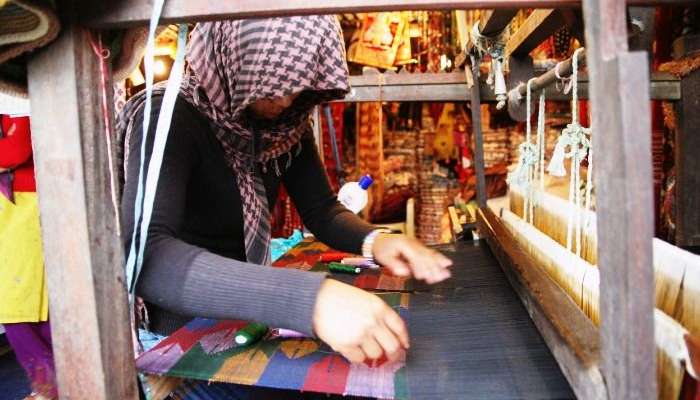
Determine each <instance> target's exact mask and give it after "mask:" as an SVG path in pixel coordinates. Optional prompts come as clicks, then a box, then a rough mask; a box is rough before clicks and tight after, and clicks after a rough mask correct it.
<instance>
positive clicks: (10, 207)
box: [0, 115, 57, 399]
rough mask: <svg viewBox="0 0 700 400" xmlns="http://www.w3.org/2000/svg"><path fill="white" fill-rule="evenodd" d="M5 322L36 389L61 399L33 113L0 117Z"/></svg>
mask: <svg viewBox="0 0 700 400" xmlns="http://www.w3.org/2000/svg"><path fill="white" fill-rule="evenodd" d="M0 323H1V324H3V326H4V327H5V333H6V335H7V339H8V341H9V342H10V345H11V346H12V348H13V350H14V351H15V355H16V356H17V360H18V361H19V363H20V364H21V365H22V367H23V368H24V370H25V371H26V372H27V375H28V377H29V380H30V382H31V385H32V390H33V393H32V394H30V395H29V396H28V397H27V399H55V398H56V397H57V390H56V378H55V376H56V374H55V369H54V363H53V352H52V348H51V331H50V326H49V322H48V300H47V292H46V282H45V279H44V263H43V254H42V249H41V235H40V230H39V210H38V205H37V196H36V183H35V180H34V162H33V159H32V143H31V134H30V130H29V117H11V116H8V115H1V116H0Z"/></svg>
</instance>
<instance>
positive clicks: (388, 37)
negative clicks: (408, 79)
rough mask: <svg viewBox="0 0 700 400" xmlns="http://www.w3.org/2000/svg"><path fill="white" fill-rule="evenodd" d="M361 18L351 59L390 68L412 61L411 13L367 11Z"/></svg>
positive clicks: (352, 46) (350, 55) (351, 48)
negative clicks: (360, 25)
mask: <svg viewBox="0 0 700 400" xmlns="http://www.w3.org/2000/svg"><path fill="white" fill-rule="evenodd" d="M361 18H362V27H361V28H360V29H359V30H358V34H357V35H358V36H356V37H355V38H354V43H352V44H351V45H350V48H349V49H348V61H351V62H355V63H358V64H363V65H368V66H372V67H377V68H386V69H393V68H394V66H395V65H396V64H398V65H402V64H406V63H409V62H411V61H412V59H411V38H410V25H409V13H407V12H378V13H367V14H362V17H361Z"/></svg>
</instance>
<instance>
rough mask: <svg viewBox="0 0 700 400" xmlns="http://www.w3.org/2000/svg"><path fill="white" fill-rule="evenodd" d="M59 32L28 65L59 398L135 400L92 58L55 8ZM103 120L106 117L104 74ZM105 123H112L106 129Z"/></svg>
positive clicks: (67, 9)
mask: <svg viewBox="0 0 700 400" xmlns="http://www.w3.org/2000/svg"><path fill="white" fill-rule="evenodd" d="M59 10H60V11H61V12H62V13H64V14H63V15H64V16H66V18H64V19H63V23H64V26H63V30H62V31H61V34H60V35H59V37H58V39H57V40H56V41H55V42H54V43H52V44H51V45H49V46H48V48H46V49H42V50H40V51H38V52H37V53H36V54H34V55H33V56H32V59H31V60H30V62H29V71H28V72H29V97H30V101H31V106H32V116H31V117H32V121H31V123H32V139H33V141H34V160H35V164H36V175H37V185H38V187H37V191H38V195H39V206H40V211H41V228H42V238H43V244H44V257H45V261H46V273H47V280H48V288H49V307H50V313H51V328H52V334H53V348H54V357H55V362H56V368H57V374H58V389H59V395H60V398H61V399H63V400H66V399H71V400H74V399H91V400H96V399H97V400H103V399H105V400H106V399H114V400H123V399H136V398H137V397H138V393H137V388H136V384H135V383H136V381H135V377H136V371H135V367H134V357H133V354H134V353H133V346H132V342H131V335H130V330H129V317H128V313H127V308H128V306H127V296H126V288H125V284H124V269H123V266H124V256H123V249H122V241H121V238H120V235H119V232H118V224H117V219H116V210H115V209H114V206H113V203H112V197H111V191H110V179H113V174H111V172H113V171H110V170H109V167H108V165H109V163H108V158H107V156H108V153H107V138H106V135H105V124H104V118H103V112H102V108H101V105H102V86H101V83H100V70H99V60H98V58H97V56H96V55H95V53H94V52H93V50H92V48H91V47H90V43H89V39H88V37H87V34H86V33H87V32H86V31H85V30H84V29H82V28H81V27H79V26H77V25H76V24H75V23H74V22H73V18H74V16H75V15H76V9H75V7H74V3H72V2H62V4H61V6H60V7H59ZM106 75H107V76H106V87H107V96H108V97H107V99H108V107H109V110H108V113H107V117H108V118H109V119H110V120H111V119H112V111H111V109H112V90H111V75H110V71H109V70H107V71H106ZM111 126H113V124H111Z"/></svg>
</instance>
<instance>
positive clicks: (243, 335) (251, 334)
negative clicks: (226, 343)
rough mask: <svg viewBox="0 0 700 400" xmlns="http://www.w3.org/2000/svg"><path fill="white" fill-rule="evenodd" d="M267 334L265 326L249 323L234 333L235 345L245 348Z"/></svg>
mask: <svg viewBox="0 0 700 400" xmlns="http://www.w3.org/2000/svg"><path fill="white" fill-rule="evenodd" d="M266 333H267V325H263V324H260V323H258V322H251V323H249V324H248V325H246V326H244V327H243V328H241V329H240V330H239V331H238V332H236V338H235V340H236V344H238V345H240V346H246V345H250V344H253V343H255V342H257V341H258V340H260V339H262V337H263V336H265V334H266Z"/></svg>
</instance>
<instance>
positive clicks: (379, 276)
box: [272, 239, 413, 291]
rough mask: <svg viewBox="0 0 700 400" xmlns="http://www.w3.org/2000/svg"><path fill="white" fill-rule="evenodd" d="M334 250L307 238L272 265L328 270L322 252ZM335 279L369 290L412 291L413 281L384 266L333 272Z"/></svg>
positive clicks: (305, 269) (319, 270) (308, 269)
mask: <svg viewBox="0 0 700 400" xmlns="http://www.w3.org/2000/svg"><path fill="white" fill-rule="evenodd" d="M329 251H332V250H331V249H330V248H329V247H328V246H326V245H325V244H323V243H321V242H319V241H315V240H311V239H306V240H304V241H302V242H301V243H299V244H298V245H296V246H295V247H294V248H292V249H291V250H290V251H289V252H287V254H285V255H283V256H282V257H280V258H279V259H278V260H277V261H275V262H274V263H273V264H272V266H274V267H280V268H294V269H300V270H304V271H313V272H328V273H330V271H329V270H328V266H327V265H326V264H323V263H320V262H319V258H320V257H321V254H323V253H326V252H329ZM331 275H332V276H333V279H336V280H339V281H341V282H344V283H347V284H350V285H353V286H356V287H359V288H361V289H367V290H391V291H411V290H413V281H412V280H411V279H409V278H404V277H399V276H393V275H391V274H389V273H388V271H386V270H385V269H384V268H380V269H366V268H365V269H363V270H362V272H361V273H360V274H358V275H351V274H343V273H337V274H336V273H331Z"/></svg>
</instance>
